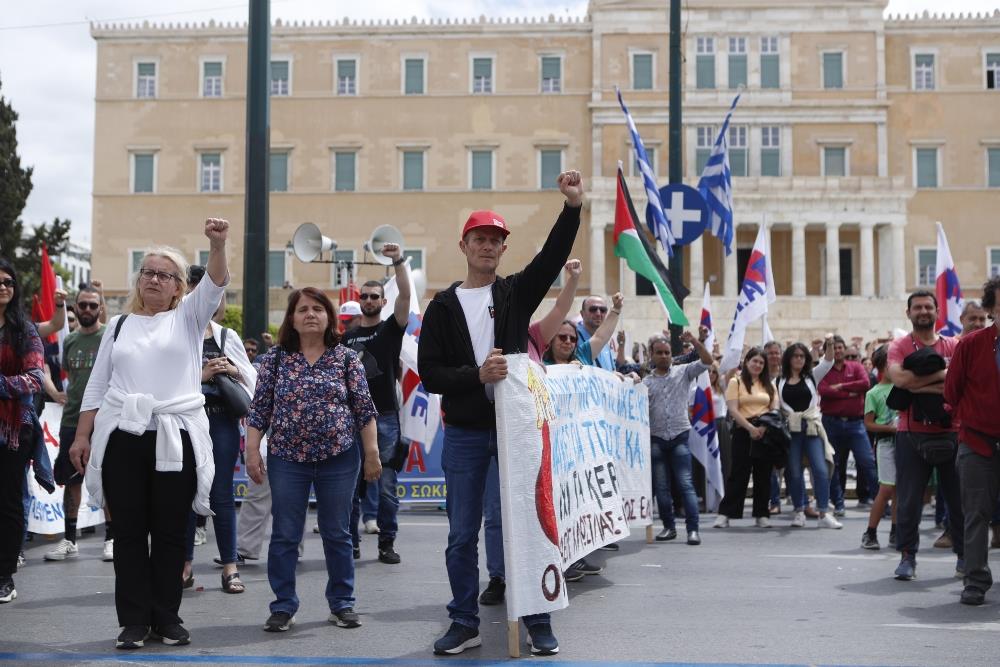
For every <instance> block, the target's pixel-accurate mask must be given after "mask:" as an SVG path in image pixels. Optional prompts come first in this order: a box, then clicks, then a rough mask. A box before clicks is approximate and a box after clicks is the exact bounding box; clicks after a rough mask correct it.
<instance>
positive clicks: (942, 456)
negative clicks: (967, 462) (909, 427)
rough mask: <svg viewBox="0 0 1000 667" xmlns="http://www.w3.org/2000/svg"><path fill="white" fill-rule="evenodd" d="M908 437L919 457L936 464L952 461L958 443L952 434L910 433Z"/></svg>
mask: <svg viewBox="0 0 1000 667" xmlns="http://www.w3.org/2000/svg"><path fill="white" fill-rule="evenodd" d="M910 438H911V439H912V440H913V444H914V446H915V447H916V449H917V453H918V454H920V457H921V458H922V459H923V460H924V461H926V462H927V463H929V464H930V465H933V466H937V465H943V464H945V463H954V461H955V452H956V451H957V449H958V445H957V443H956V442H955V437H954V435H952V436H951V437H949V436H948V435H938V434H936V433H913V432H911V433H910Z"/></svg>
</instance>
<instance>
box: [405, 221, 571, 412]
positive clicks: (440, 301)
mask: <svg viewBox="0 0 1000 667" xmlns="http://www.w3.org/2000/svg"><path fill="white" fill-rule="evenodd" d="M579 227H580V207H576V208H573V207H570V206H564V207H563V210H562V213H560V214H559V219H558V220H556V224H555V225H553V227H552V230H551V231H550V232H549V237H548V239H546V240H545V245H544V246H542V249H541V250H540V251H539V252H538V254H537V255H535V258H534V259H532V260H531V262H530V263H529V264H528V265H527V266H526V267H524V269H523V270H522V271H520V272H519V273H515V274H513V275H510V276H507V277H506V278H504V277H501V276H497V279H496V281H495V282H494V283H493V290H492V291H493V308H494V317H493V335H494V344H493V346H494V347H499V348H501V349H502V350H503V352H504V354H515V353H518V352H527V350H528V324H529V323H530V321H531V315H532V314H533V313H534V312H535V309H536V308H538V304H540V303H541V302H542V299H544V298H545V295H546V294H547V293H548V291H549V287H550V286H551V285H552V283H553V282H555V279H556V278H557V277H558V276H559V272H560V271H562V269H563V265H564V264H565V263H566V260H567V259H568V258H569V254H570V252H571V251H572V250H573V242H574V241H575V240H576V232H577V229H579ZM461 284H462V283H461V281H459V282H456V283H454V284H453V285H452V286H451V287H449V288H448V289H446V290H444V291H442V292H438V293H437V294H436V295H434V299H433V300H432V301H431V302H430V304H428V305H427V312H426V313H424V319H423V322H422V324H421V326H420V347H419V349H418V352H417V365H418V367H419V369H420V380H421V382H423V385H424V388H426V389H427V391H429V392H431V393H434V394H441V412H442V413H443V419H444V422H445V423H446V424H450V425H453V426H460V427H463V428H472V429H480V430H493V429H495V428H496V412H495V410H494V407H493V403H492V402H490V400H489V399H488V398H486V390H485V389H484V387H483V384H482V383H481V382H480V381H479V365H478V364H477V363H476V356H475V353H474V352H473V349H472V337H471V336H470V335H469V327H468V325H467V324H466V322H465V313H464V312H463V311H462V305H461V303H459V301H458V295H457V294H456V293H455V288H456V287H458V286H459V285H461Z"/></svg>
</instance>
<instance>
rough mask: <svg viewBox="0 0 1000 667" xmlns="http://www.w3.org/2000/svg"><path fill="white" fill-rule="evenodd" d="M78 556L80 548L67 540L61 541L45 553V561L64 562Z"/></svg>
mask: <svg viewBox="0 0 1000 667" xmlns="http://www.w3.org/2000/svg"><path fill="white" fill-rule="evenodd" d="M79 555H80V548H79V547H77V546H76V545H75V544H73V543H72V542H70V541H69V540H67V539H63V540H62V541H61V542H60V543H59V544H58V545H57V546H56V548H55V549H53V550H52V551H49V552H46V554H45V560H66V559H67V558H76V557H77V556H79Z"/></svg>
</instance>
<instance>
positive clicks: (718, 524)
mask: <svg viewBox="0 0 1000 667" xmlns="http://www.w3.org/2000/svg"><path fill="white" fill-rule="evenodd" d="M712 528H729V517H728V516H726V515H725V514H720V515H719V516H717V517H715V523H713V524H712Z"/></svg>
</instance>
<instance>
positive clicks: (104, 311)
mask: <svg viewBox="0 0 1000 667" xmlns="http://www.w3.org/2000/svg"><path fill="white" fill-rule="evenodd" d="M90 285H91V287H93V288H94V289H96V290H97V294H98V296H99V298H100V300H101V307H100V309H99V310H98V311H97V312H98V313H100V314H99V315H98V320H99V321H100V322H101V324H107V323H108V306H107V304H106V303H105V301H104V283H103V282H101V281H100V280H91V281H90Z"/></svg>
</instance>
